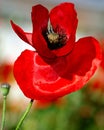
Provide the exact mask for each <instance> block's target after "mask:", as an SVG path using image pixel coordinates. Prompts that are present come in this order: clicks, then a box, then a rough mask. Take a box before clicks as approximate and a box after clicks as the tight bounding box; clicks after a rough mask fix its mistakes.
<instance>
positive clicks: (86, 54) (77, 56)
mask: <svg viewBox="0 0 104 130" xmlns="http://www.w3.org/2000/svg"><path fill="white" fill-rule="evenodd" d="M100 60H101V49H100V45H99V43H98V41H97V40H96V39H94V38H93V37H85V38H81V39H79V40H78V41H77V42H76V44H75V47H74V49H73V51H72V52H71V53H70V55H68V56H67V62H68V61H69V62H68V63H67V64H68V66H67V67H68V68H69V72H71V73H75V74H77V75H82V76H83V75H85V74H86V72H87V71H89V70H90V68H91V67H93V69H94V66H95V68H96V66H98V64H99V62H100ZM91 71H92V70H91ZM92 73H93V72H92Z"/></svg>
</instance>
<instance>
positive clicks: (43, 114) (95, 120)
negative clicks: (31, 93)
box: [0, 0, 104, 130]
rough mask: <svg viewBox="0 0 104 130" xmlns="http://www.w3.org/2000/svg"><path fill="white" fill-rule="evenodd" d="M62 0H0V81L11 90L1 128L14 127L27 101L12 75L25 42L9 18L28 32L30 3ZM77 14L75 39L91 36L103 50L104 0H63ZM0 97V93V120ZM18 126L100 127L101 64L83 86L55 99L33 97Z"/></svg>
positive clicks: (55, 129)
mask: <svg viewBox="0 0 104 130" xmlns="http://www.w3.org/2000/svg"><path fill="white" fill-rule="evenodd" d="M63 1H64V0H0V83H3V82H5V81H7V82H8V83H10V84H11V90H10V93H9V95H8V99H7V112H6V125H5V130H14V128H15V127H16V124H17V122H18V120H19V119H20V117H21V114H22V112H23V111H24V110H25V109H26V106H27V105H28V103H29V99H27V98H26V97H25V96H24V95H23V94H22V92H21V91H20V89H19V87H18V85H17V84H16V82H15V79H14V77H13V73H12V70H13V63H14V61H15V59H16V58H17V57H18V56H19V55H20V53H21V52H22V51H23V50H24V49H31V50H33V48H32V47H31V46H29V45H27V44H25V43H24V42H23V41H22V40H21V39H19V38H18V37H17V36H16V34H15V33H14V32H13V30H12V28H11V25H10V20H11V19H12V20H13V21H14V22H15V23H17V24H18V25H20V26H21V27H22V28H23V29H24V30H25V31H27V32H32V25H31V14H30V13H31V7H32V6H33V5H35V4H43V5H44V6H45V7H47V8H48V9H49V10H50V9H51V8H53V7H54V6H55V5H57V4H59V3H61V2H63ZM66 1H68V2H73V3H74V4H75V8H76V10H77V14H78V20H79V23H78V29H77V34H76V35H77V39H79V38H80V37H83V36H90V35H91V36H94V37H95V38H97V39H98V40H99V42H100V44H101V47H102V49H103V51H104V46H103V44H104V0H87V1H85V0H66ZM2 101H3V97H2V95H1V93H0V124H1V116H2ZM21 130H104V65H102V66H100V67H99V69H98V70H97V72H96V73H95V75H94V76H93V77H92V78H91V80H90V81H89V82H88V84H86V86H84V88H83V89H81V90H79V91H77V92H74V93H72V94H70V95H67V96H65V97H63V98H61V99H59V100H57V101H53V102H47V101H41V102H40V101H35V102H34V104H33V107H32V109H31V112H30V113H29V115H28V118H26V120H25V122H24V123H23V125H22V128H21Z"/></svg>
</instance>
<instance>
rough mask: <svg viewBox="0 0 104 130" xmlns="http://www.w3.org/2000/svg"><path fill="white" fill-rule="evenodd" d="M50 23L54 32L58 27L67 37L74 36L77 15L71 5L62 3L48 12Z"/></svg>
mask: <svg viewBox="0 0 104 130" xmlns="http://www.w3.org/2000/svg"><path fill="white" fill-rule="evenodd" d="M50 21H51V24H52V26H53V28H54V30H56V29H57V27H59V28H60V29H62V30H64V31H65V33H66V34H67V35H68V38H69V37H70V35H71V34H73V35H74V34H75V32H76V28H77V22H78V20H77V13H76V11H75V9H74V4H72V3H62V4H60V5H58V6H56V7H55V8H53V9H52V10H51V12H50Z"/></svg>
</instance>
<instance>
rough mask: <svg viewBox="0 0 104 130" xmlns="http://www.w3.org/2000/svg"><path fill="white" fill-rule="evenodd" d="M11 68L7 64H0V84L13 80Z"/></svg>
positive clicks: (10, 65)
mask: <svg viewBox="0 0 104 130" xmlns="http://www.w3.org/2000/svg"><path fill="white" fill-rule="evenodd" d="M12 72H13V66H12V64H9V63H2V64H0V82H1V83H4V82H10V81H12V80H13V75H12Z"/></svg>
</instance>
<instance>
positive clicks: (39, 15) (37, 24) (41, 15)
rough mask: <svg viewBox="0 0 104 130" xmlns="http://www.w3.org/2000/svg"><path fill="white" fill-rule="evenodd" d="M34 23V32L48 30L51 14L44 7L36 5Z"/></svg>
mask: <svg viewBox="0 0 104 130" xmlns="http://www.w3.org/2000/svg"><path fill="white" fill-rule="evenodd" d="M31 17H32V23H33V32H34V31H36V30H39V29H41V30H44V29H45V30H46V28H47V24H48V19H49V13H48V10H47V9H46V8H45V7H44V6H42V5H36V6H33V7H32V13H31Z"/></svg>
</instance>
